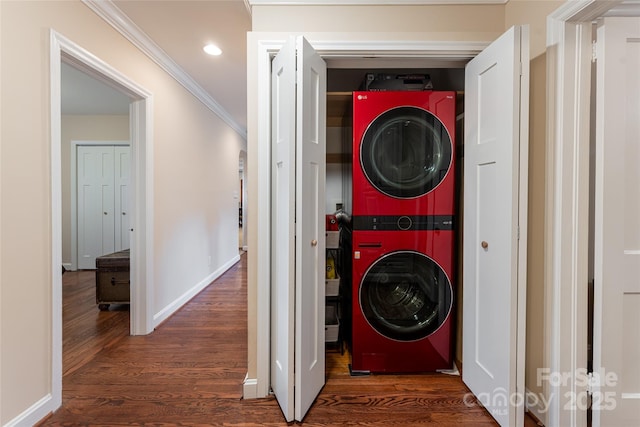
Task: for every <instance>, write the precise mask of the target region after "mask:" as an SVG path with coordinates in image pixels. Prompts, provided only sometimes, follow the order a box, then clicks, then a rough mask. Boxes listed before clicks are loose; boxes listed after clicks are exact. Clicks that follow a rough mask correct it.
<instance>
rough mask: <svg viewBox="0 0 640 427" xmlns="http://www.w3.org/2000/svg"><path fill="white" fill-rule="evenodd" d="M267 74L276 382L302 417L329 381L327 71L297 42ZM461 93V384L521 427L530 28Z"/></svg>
mask: <svg viewBox="0 0 640 427" xmlns="http://www.w3.org/2000/svg"><path fill="white" fill-rule="evenodd" d="M271 72H272V81H271V85H272V88H271V89H272V91H271V96H272V100H273V101H272V138H271V144H272V151H271V153H272V159H271V170H272V177H271V190H272V194H271V203H272V219H271V221H272V225H271V233H272V234H271V237H272V248H271V250H272V251H271V253H272V258H271V275H272V277H271V289H272V293H271V322H272V323H271V385H272V389H273V391H274V393H275V396H276V398H277V400H278V402H279V404H280V406H281V408H282V411H283V413H284V415H285V418H286V419H287V421H293V420H294V419H295V420H298V421H301V420H302V418H303V417H304V415H305V413H306V412H307V410H308V409H309V407H310V406H311V404H312V403H313V401H314V399H315V397H316V396H317V394H318V393H319V391H320V389H321V388H322V386H323V385H324V375H325V372H324V371H325V367H324V364H325V363H324V287H323V286H324V274H325V273H324V258H325V254H324V250H325V243H324V222H323V216H324V175H325V114H326V104H325V102H326V100H325V95H326V94H325V89H326V65H325V63H324V62H323V61H322V59H321V58H320V57H319V56H318V55H317V54H316V53H315V52H314V51H313V49H312V48H311V46H310V45H309V43H307V42H306V41H305V40H304V38H302V37H298V38H292V39H290V40H289V41H288V43H287V44H286V45H285V46H284V47H283V48H282V50H281V51H280V52H279V53H278V55H277V56H276V57H275V59H274V60H273V63H272V70H271ZM465 86H466V87H465V159H464V174H465V179H464V193H465V197H464V204H465V206H464V212H465V218H464V264H463V270H464V273H463V276H464V278H463V280H464V296H463V298H464V300H463V311H464V316H463V317H464V320H463V350H462V351H463V381H464V382H465V383H466V384H467V386H468V387H469V388H470V389H471V391H472V392H473V393H474V394H475V395H476V396H478V398H479V399H480V401H481V402H482V403H483V404H484V405H485V407H486V408H487V409H488V410H489V412H490V413H491V414H492V415H493V416H494V417H495V419H496V420H497V421H498V422H499V423H500V425H503V426H521V425H523V423H524V398H523V397H524V343H525V308H526V300H525V296H526V286H525V279H526V230H527V223H526V212H527V184H528V181H527V180H528V174H527V162H528V138H527V136H528V116H529V110H528V105H529V91H528V90H529V41H528V28H527V27H526V26H523V27H520V26H517V27H514V28H511V29H510V30H509V31H507V32H506V33H505V34H504V35H503V36H501V37H500V38H499V39H498V40H496V41H495V42H494V43H492V44H491V45H490V46H489V47H488V48H487V49H486V50H485V51H483V52H482V53H480V54H479V55H478V56H477V57H476V58H474V59H473V60H472V61H470V63H469V64H468V66H467V68H466V83H465ZM518 396H520V398H518ZM512 402H515V404H512Z"/></svg>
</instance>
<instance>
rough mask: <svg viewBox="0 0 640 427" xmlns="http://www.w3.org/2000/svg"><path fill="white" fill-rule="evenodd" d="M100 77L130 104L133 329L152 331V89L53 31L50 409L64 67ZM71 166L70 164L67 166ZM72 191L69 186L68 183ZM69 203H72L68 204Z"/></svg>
mask: <svg viewBox="0 0 640 427" xmlns="http://www.w3.org/2000/svg"><path fill="white" fill-rule="evenodd" d="M63 63H64V64H65V66H67V65H68V66H70V67H71V68H72V69H75V70H77V71H81V72H82V73H84V74H86V75H88V76H90V77H92V78H93V79H96V80H98V81H100V82H102V83H103V84H105V85H106V86H108V87H109V88H111V89H112V90H115V91H117V92H118V93H119V94H120V95H122V96H124V97H125V99H126V100H127V105H128V120H129V123H130V126H129V138H128V139H129V140H130V144H131V159H132V160H131V164H130V165H131V194H130V197H129V201H130V203H131V204H130V208H131V210H130V211H131V216H130V227H131V228H130V231H131V235H130V241H131V262H130V278H131V280H130V281H131V285H130V289H131V298H130V300H131V304H130V328H129V332H130V333H131V334H133V335H142V334H148V333H150V332H151V331H152V330H153V314H152V313H153V311H152V310H153V307H152V305H151V302H152V300H153V299H152V294H151V290H152V288H151V287H150V286H147V283H151V282H152V279H153V277H152V271H153V263H152V260H153V216H152V210H151V206H152V204H151V203H150V201H151V200H152V199H151V196H152V195H153V181H152V175H151V172H152V170H151V165H152V150H151V141H150V140H149V137H150V136H151V127H152V123H151V119H152V115H151V104H150V101H151V93H150V92H148V91H147V90H146V89H144V88H142V87H140V86H139V85H137V84H136V83H135V82H133V81H132V80H131V79H130V78H128V77H127V76H125V75H124V74H122V73H121V72H119V71H118V70H116V69H114V68H113V67H111V66H110V65H108V64H107V63H105V62H103V61H102V60H100V59H99V58H98V57H96V56H95V55H94V54H92V53H90V52H88V51H86V50H85V49H83V48H81V47H80V46H78V45H77V44H75V43H74V42H72V41H70V40H69V39H67V38H65V37H64V36H62V35H60V34H58V33H56V32H55V31H51V52H50V73H49V77H50V88H51V118H50V122H51V165H50V166H51V230H52V238H51V255H52V257H51V278H52V307H51V316H52V317H51V343H52V344H51V346H52V349H51V352H52V359H53V361H52V370H51V377H52V378H51V382H52V407H53V408H57V407H59V406H60V405H61V403H62V304H63V301H62V270H61V266H62V265H63V227H62V223H63V209H66V206H63V194H62V193H63V182H62V175H63V155H62V66H63ZM67 170H68V168H67ZM67 189H68V187H67ZM67 206H68V205H67Z"/></svg>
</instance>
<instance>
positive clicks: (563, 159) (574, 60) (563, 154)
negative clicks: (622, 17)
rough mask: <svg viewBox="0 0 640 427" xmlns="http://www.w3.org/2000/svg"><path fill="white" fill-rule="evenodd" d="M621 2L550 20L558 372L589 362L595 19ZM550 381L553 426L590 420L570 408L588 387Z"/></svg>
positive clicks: (550, 178) (589, 1)
mask: <svg viewBox="0 0 640 427" xmlns="http://www.w3.org/2000/svg"><path fill="white" fill-rule="evenodd" d="M619 3H620V1H617V0H614V1H596V0H579V1H569V2H566V3H565V4H563V5H562V6H561V7H560V8H558V9H557V10H556V11H555V12H554V13H552V14H551V15H549V17H548V19H547V100H548V101H547V102H548V105H547V182H546V205H547V210H546V213H545V254H546V255H545V299H546V301H545V342H547V343H548V347H547V349H546V351H545V355H544V357H545V363H544V365H545V367H546V368H548V369H549V370H550V372H551V373H554V374H570V375H572V376H573V375H576V374H577V372H578V371H577V370H578V369H584V368H586V366H587V330H586V325H587V316H588V313H587V280H588V233H589V230H588V212H589V207H588V206H589V205H588V202H589V132H590V129H589V122H590V117H589V111H590V79H591V25H592V24H591V22H592V21H593V20H594V19H596V18H597V17H599V16H601V15H602V14H603V13H606V11H607V10H609V9H610V8H612V7H614V6H616V5H617V4H619ZM543 387H544V394H545V396H547V397H551V398H552V400H551V405H550V407H549V412H548V417H547V422H546V425H547V426H549V427H554V426H567V427H573V426H584V425H586V423H587V417H586V411H585V410H582V409H581V408H578V409H575V410H564V408H565V404H566V403H571V401H570V399H571V397H572V396H573V397H574V398H576V397H578V396H581V395H582V393H585V392H586V387H578V386H577V385H576V384H575V381H568V384H566V385H557V384H549V382H545V383H544V384H543Z"/></svg>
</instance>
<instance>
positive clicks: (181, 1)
mask: <svg viewBox="0 0 640 427" xmlns="http://www.w3.org/2000/svg"><path fill="white" fill-rule="evenodd" d="M110 3H111V5H113V6H116V7H117V10H116V12H119V13H121V14H122V15H124V16H123V18H124V19H129V20H130V23H132V24H133V25H134V26H135V27H137V29H139V30H141V31H142V32H143V33H144V34H146V35H147V36H148V39H149V40H152V42H151V43H154V44H155V45H156V47H159V48H160V49H161V51H163V52H164V54H166V56H167V57H168V58H170V61H171V60H172V61H173V62H174V63H175V64H176V65H177V67H179V68H180V69H181V70H182V71H183V73H184V74H183V75H187V76H188V77H190V78H191V79H192V80H193V82H195V84H196V85H198V86H199V87H200V88H201V89H202V91H203V92H205V93H206V94H207V95H208V96H210V97H211V98H212V99H213V100H214V101H213V102H214V103H217V104H219V107H220V108H221V109H223V110H224V112H225V113H227V114H228V117H229V118H230V119H231V120H233V121H234V122H235V123H237V125H238V126H237V128H244V129H246V123H247V119H246V116H247V108H246V99H247V77H246V76H247V72H246V69H247V43H246V39H247V37H246V34H247V32H248V31H250V30H251V15H250V14H249V11H248V9H247V6H246V4H245V2H244V0H207V1H202V0H194V1H191V0H135V1H132V0H114V1H111V2H110ZM207 43H215V44H217V45H218V46H219V47H220V48H221V49H222V51H223V52H222V55H220V56H210V55H207V54H206V53H204V51H203V50H202V48H203V47H204V45H205V44H207ZM137 83H139V84H140V85H141V86H143V87H144V82H143V81H141V82H137ZM62 95H63V97H62V113H63V114H128V112H129V106H128V104H129V102H128V99H127V98H126V97H125V96H124V95H122V94H120V93H119V92H118V91H116V90H115V89H113V88H110V87H109V86H107V85H105V84H104V83H101V82H100V81H98V80H97V79H95V78H92V77H89V76H88V75H86V74H84V73H82V72H81V71H78V70H76V69H74V68H73V67H71V66H67V65H64V66H63V68H62Z"/></svg>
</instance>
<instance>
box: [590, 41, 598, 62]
mask: <svg viewBox="0 0 640 427" xmlns="http://www.w3.org/2000/svg"><path fill="white" fill-rule="evenodd" d="M597 60H598V42H597V41H595V40H594V41H592V42H591V62H596V61H597Z"/></svg>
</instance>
